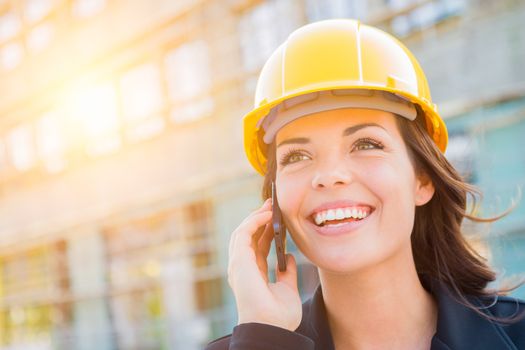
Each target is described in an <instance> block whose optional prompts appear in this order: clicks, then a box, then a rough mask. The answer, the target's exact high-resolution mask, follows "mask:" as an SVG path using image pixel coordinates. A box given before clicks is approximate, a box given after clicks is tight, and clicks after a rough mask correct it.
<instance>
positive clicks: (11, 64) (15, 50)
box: [1, 42, 24, 70]
mask: <svg viewBox="0 0 525 350" xmlns="http://www.w3.org/2000/svg"><path fill="white" fill-rule="evenodd" d="M1 50H2V51H1V57H2V58H1V59H2V66H3V67H4V68H5V69H6V70H12V69H14V68H16V67H17V66H18V65H19V64H20V62H21V61H22V58H23V56H24V49H23V48H22V45H21V44H20V43H19V42H12V43H10V44H7V45H5V46H4V47H2V49H1Z"/></svg>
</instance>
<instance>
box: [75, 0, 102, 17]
mask: <svg viewBox="0 0 525 350" xmlns="http://www.w3.org/2000/svg"><path fill="white" fill-rule="evenodd" d="M105 6H106V0H75V1H74V2H73V15H74V16H75V17H80V18H86V17H91V16H94V15H96V14H98V13H100V12H102V10H103V9H104V7H105Z"/></svg>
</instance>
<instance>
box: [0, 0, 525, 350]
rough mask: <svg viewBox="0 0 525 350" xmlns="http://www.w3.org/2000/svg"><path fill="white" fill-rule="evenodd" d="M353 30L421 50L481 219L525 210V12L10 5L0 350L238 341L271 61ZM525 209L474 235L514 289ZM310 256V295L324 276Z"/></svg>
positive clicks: (306, 272) (331, 1) (303, 271)
mask: <svg viewBox="0 0 525 350" xmlns="http://www.w3.org/2000/svg"><path fill="white" fill-rule="evenodd" d="M336 17H352V18H359V19H361V20H363V21H364V22H365V23H369V24H372V25H377V26H380V27H382V28H384V29H385V30H387V31H389V32H391V33H393V34H395V35H396V36H398V37H400V38H401V39H402V40H403V42H404V43H406V44H407V45H408V46H409V47H410V49H411V50H413V52H414V53H415V55H416V57H417V58H418V59H419V60H420V63H421V64H422V66H423V68H424V70H425V72H426V73H427V75H428V78H429V82H430V86H431V89H432V93H433V98H434V100H435V102H436V103H437V104H438V106H440V110H441V112H442V114H443V115H444V116H445V117H446V118H447V124H448V126H449V131H450V136H451V137H450V146H449V150H448V151H447V156H448V157H449V158H450V159H451V160H452V161H453V162H454V164H456V166H457V167H458V168H459V169H460V170H461V172H462V173H463V174H465V176H467V177H468V179H469V180H470V181H471V182H472V183H474V184H476V185H478V186H479V187H480V188H481V189H482V190H483V191H484V193H485V197H484V202H483V205H482V206H481V207H480V208H479V210H478V211H477V213H478V214H480V215H482V216H483V215H488V216H490V215H496V214H498V213H501V212H502V211H505V210H506V209H507V208H509V206H511V205H512V203H513V202H512V201H513V199H517V198H518V194H519V188H520V186H523V185H524V184H525V156H524V154H525V153H524V152H523V151H522V150H523V148H524V147H525V70H524V69H523V62H525V24H524V23H525V1H522V0H514V1H512V0H503V1H488V0H470V1H468V0H434V1H428V0H420V1H414V0H368V1H364V0H363V1H357V0H273V1H271V0H268V1H255V0H251V1H250V0H213V1H212V0H177V1H172V0H154V1H152V0H127V1H124V0H3V1H0V96H1V98H0V213H2V214H1V215H0V300H1V302H0V349H10V350H11V349H86V350H87V349H95V348H96V349H200V348H202V346H203V344H205V343H206V342H207V341H208V340H210V339H212V338H215V337H218V336H220V335H223V334H226V333H228V332H230V331H231V329H232V327H233V326H234V325H235V323H236V313H235V304H234V300H233V296H232V294H231V291H230V289H229V287H228V284H227V282H226V267H227V246H228V241H229V235H230V234H231V232H232V231H233V230H234V229H235V228H236V227H237V225H238V224H239V223H240V222H241V221H242V219H243V218H244V217H245V215H246V214H248V213H249V212H250V211H252V210H253V209H254V208H256V207H257V206H258V205H259V203H260V193H259V192H260V186H261V179H260V178H259V176H257V175H256V174H255V172H254V171H253V170H252V169H251V168H250V167H249V165H248V162H247V161H246V160H245V158H244V154H243V147H242V133H241V117H242V115H243V114H244V113H245V112H247V111H248V110H250V108H251V102H252V96H253V92H254V87H255V82H256V78H257V74H258V72H259V70H260V68H261V66H262V64H263V62H264V61H265V59H266V58H267V57H268V56H269V54H270V53H271V52H272V51H273V49H274V48H276V47H277V45H278V44H279V43H281V42H282V41H283V40H284V39H285V38H286V36H287V35H288V34H289V33H290V32H291V31H293V30H294V29H296V28H298V27H299V26H301V25H303V24H305V23H308V22H312V21H316V20H320V19H325V18H336ZM522 202H523V200H522ZM517 203H518V204H517V206H516V208H515V209H514V211H512V212H511V213H510V214H509V215H508V216H507V217H506V218H505V219H503V220H501V221H499V222H497V223H496V224H494V225H492V226H490V227H487V226H479V225H471V224H469V225H466V227H465V229H466V232H468V233H467V235H468V239H470V240H471V241H472V242H473V244H475V246H476V247H477V248H478V250H479V251H480V253H482V254H483V255H484V256H486V257H487V258H489V260H490V262H491V263H492V264H493V265H494V266H496V267H497V269H498V271H499V272H500V280H499V281H502V280H503V279H504V278H505V277H509V276H517V275H518V274H521V275H522V276H523V273H524V271H525V205H523V204H522V203H521V204H520V203H519V202H517ZM473 232H477V233H478V234H473ZM288 246H289V247H291V249H292V250H293V249H294V248H293V244H292V242H289V243H288ZM297 254H298V253H297ZM298 260H299V262H300V266H299V267H300V281H299V282H300V288H301V290H302V293H303V297H304V298H306V297H307V296H308V295H309V294H310V293H311V292H312V290H313V288H314V287H315V286H316V283H317V275H316V271H315V269H314V268H313V267H312V266H311V265H310V264H308V262H307V261H306V260H305V259H304V258H302V257H301V256H299V257H298ZM514 294H515V295H517V296H520V297H525V288H523V287H522V288H520V289H518V290H516V291H515V292H514Z"/></svg>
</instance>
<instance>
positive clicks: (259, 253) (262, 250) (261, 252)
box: [255, 223, 273, 283]
mask: <svg viewBox="0 0 525 350" xmlns="http://www.w3.org/2000/svg"><path fill="white" fill-rule="evenodd" d="M267 237H270V239H269V240H268V238H267ZM272 237H273V230H272V225H271V223H268V224H266V226H265V227H264V231H263V235H262V237H261V239H260V240H259V243H258V245H257V249H256V254H255V255H256V259H257V266H258V267H259V270H260V271H261V275H262V276H264V280H265V281H266V283H268V282H269V279H268V253H269V251H270V246H271V242H272ZM261 245H265V246H264V247H263V246H261ZM266 246H267V247H266Z"/></svg>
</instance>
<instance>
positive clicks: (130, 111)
mask: <svg viewBox="0 0 525 350" xmlns="http://www.w3.org/2000/svg"><path fill="white" fill-rule="evenodd" d="M120 90H121V96H122V111H123V116H124V123H125V127H126V137H127V138H128V139H129V140H131V141H139V140H142V139H146V138H150V137H152V136H154V135H156V134H158V133H160V132H161V131H162V130H163V129H164V126H165V123H164V119H163V117H162V115H161V109H162V108H163V105H164V101H163V93H162V85H161V79H160V71H159V68H158V67H157V66H156V65H154V64H143V65H141V66H139V67H136V68H134V69H133V70H131V71H128V72H126V73H125V74H124V75H123V76H122V78H121V80H120Z"/></svg>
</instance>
